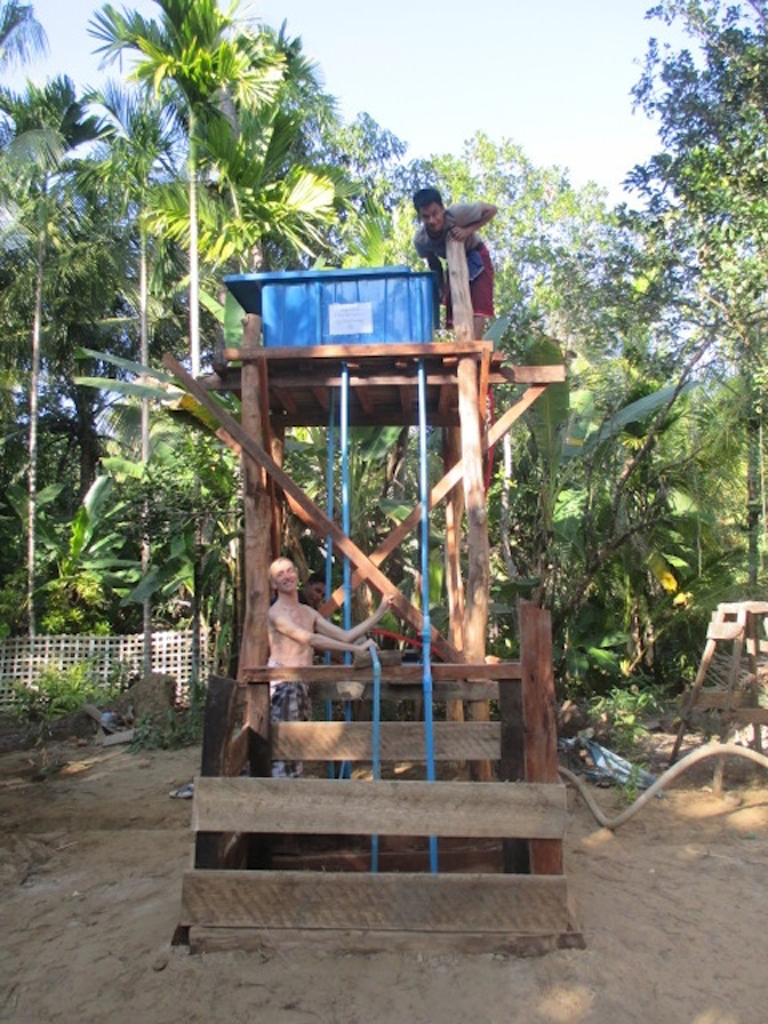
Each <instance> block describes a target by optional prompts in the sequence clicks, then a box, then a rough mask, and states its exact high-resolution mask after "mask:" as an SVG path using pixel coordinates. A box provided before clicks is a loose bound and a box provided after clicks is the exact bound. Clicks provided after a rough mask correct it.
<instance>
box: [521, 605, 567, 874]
mask: <svg viewBox="0 0 768 1024" xmlns="http://www.w3.org/2000/svg"><path fill="white" fill-rule="evenodd" d="M520 652H521V654H520V662H521V664H522V667H523V682H522V693H523V723H524V728H525V778H526V781H527V782H545V783H554V782H556V781H557V779H558V778H559V776H558V770H557V767H558V766H557V699H556V696H555V679H554V673H553V670H552V618H551V615H550V613H549V612H548V611H545V610H544V609H543V608H538V607H537V606H536V605H534V604H531V603H530V602H528V601H521V602H520ZM530 857H531V871H532V872H533V873H534V874H547V875H559V874H562V871H563V848H562V843H559V842H549V841H547V840H538V839H537V840H533V839H532V841H531V844H530Z"/></svg>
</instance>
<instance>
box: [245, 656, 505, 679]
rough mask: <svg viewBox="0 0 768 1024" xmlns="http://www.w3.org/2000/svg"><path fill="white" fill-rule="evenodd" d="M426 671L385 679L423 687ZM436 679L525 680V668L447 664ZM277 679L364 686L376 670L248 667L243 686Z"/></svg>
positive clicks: (397, 668)
mask: <svg viewBox="0 0 768 1024" xmlns="http://www.w3.org/2000/svg"><path fill="white" fill-rule="evenodd" d="M422 671H423V669H422V666H421V665H383V666H382V670H381V679H382V682H387V683H392V682H395V683H398V682H399V683H419V682H421V676H422ZM432 678H433V680H434V681H435V682H436V683H439V682H443V681H445V680H454V679H487V680H496V679H521V678H522V666H521V663H520V662H519V661H499V662H494V663H493V664H486V663H485V662H481V663H479V664H468V663H467V662H463V661H462V662H455V663H450V662H443V663H436V664H434V665H433V666H432ZM273 679H284V680H286V682H302V683H312V682H318V683H321V682H322V683H334V682H337V681H338V680H339V679H344V680H350V681H352V682H361V683H364V682H370V681H371V679H372V670H371V667H370V665H368V666H365V667H363V666H359V665H305V666H302V667H301V668H298V667H294V666H288V665H281V666H279V667H274V668H271V667H269V666H267V665H264V664H261V665H250V666H249V665H244V666H243V672H242V678H241V679H240V682H241V683H242V682H247V683H268V682H270V681H271V680H273Z"/></svg>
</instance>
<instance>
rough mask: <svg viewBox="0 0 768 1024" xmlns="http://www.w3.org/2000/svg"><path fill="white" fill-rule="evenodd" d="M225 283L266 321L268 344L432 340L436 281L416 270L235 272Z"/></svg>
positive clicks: (330, 343) (367, 343) (364, 343)
mask: <svg viewBox="0 0 768 1024" xmlns="http://www.w3.org/2000/svg"><path fill="white" fill-rule="evenodd" d="M224 283H225V284H226V286H227V287H228V288H229V290H230V291H231V292H232V294H233V295H234V296H235V298H236V299H237V301H238V302H239V303H240V305H241V306H242V307H243V309H244V310H245V311H246V312H247V313H259V314H260V315H261V318H262V331H263V336H264V344H265V345H268V346H273V347H275V346H284V345H295V346H296V345H353V344H363V345H373V344H387V343H390V344H391V343H394V342H401V341H402V342H409V341H411V342H429V341H432V332H433V322H432V310H433V305H432V275H431V274H430V273H422V272H417V271H412V270H411V269H410V268H409V267H365V268H362V269H354V270H286V271H282V272H270V273H263V274H233V275H229V276H228V277H225V278H224Z"/></svg>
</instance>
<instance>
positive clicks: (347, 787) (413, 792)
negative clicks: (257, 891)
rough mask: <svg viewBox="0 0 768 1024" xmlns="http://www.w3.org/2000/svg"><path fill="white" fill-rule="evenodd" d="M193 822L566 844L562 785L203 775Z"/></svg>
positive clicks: (197, 825)
mask: <svg viewBox="0 0 768 1024" xmlns="http://www.w3.org/2000/svg"><path fill="white" fill-rule="evenodd" d="M192 818H193V827H194V829H195V830H196V831H203V832H253V833H265V832H266V833H269V832H275V833H290V832H301V833H307V834H320V835H326V834H330V835H360V834H367V835H373V834H377V833H378V834H381V835H407V836H425V835H426V836H430V835H443V836H460V837H462V838H470V837H472V838H486V839H496V838H499V837H502V836H522V837H524V838H528V839H531V838H543V839H562V837H563V835H564V834H565V827H566V804H565V788H564V786H562V785H561V784H560V783H555V784H552V785H536V784H531V783H525V782H520V783H515V782H484V783H473V782H412V781H396V782H395V781H390V780H384V781H377V782H367V781H363V780H358V779H350V780H343V781H338V780H328V779H290V780H287V779H250V778H232V779H229V778H200V779H196V780H195V795H194V799H193V804H192Z"/></svg>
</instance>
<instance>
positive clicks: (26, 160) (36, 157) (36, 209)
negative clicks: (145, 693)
mask: <svg viewBox="0 0 768 1024" xmlns="http://www.w3.org/2000/svg"><path fill="white" fill-rule="evenodd" d="M0 113H1V114H2V115H3V122H2V125H1V126H0V140H1V141H2V143H3V159H4V161H5V163H6V168H5V171H6V173H5V175H4V176H3V185H4V194H3V196H2V200H3V206H4V212H5V214H6V219H7V220H8V221H10V223H11V225H12V228H13V231H12V238H13V245H14V246H19V245H22V244H24V245H25V248H26V251H27V253H28V256H29V262H30V264H31V266H32V267H33V268H34V280H35V285H34V308H33V310H32V313H31V336H32V346H31V366H30V379H29V470H28V510H27V542H28V543H27V604H28V616H29V618H28V622H29V634H30V636H34V635H35V630H36V622H35V608H34V591H35V557H36V543H35V542H36V533H35V525H36V494H37V454H38V390H39V378H40V358H41V336H42V329H43V287H44V278H45V266H46V257H47V247H48V239H49V234H50V231H51V228H52V225H53V224H54V223H55V222H56V220H57V218H58V217H59V216H60V208H61V206H62V205H63V204H66V203H67V202H68V201H69V196H68V194H67V190H66V184H67V173H68V167H67V163H66V158H67V156H68V155H69V154H71V153H72V151H73V150H74V149H75V148H76V147H77V146H79V145H80V144H81V143H83V142H87V141H92V140H93V139H94V138H95V137H96V135H97V132H98V124H97V121H96V119H95V118H93V117H90V116H88V115H87V114H86V111H85V104H84V102H83V101H82V100H81V99H78V98H77V96H76V93H75V87H74V84H73V82H72V81H71V80H70V79H68V78H57V79H53V80H51V81H49V82H48V83H47V84H46V85H45V86H44V87H43V88H38V87H37V86H35V85H33V84H31V83H29V84H28V85H27V90H26V93H24V94H22V95H17V94H14V93H12V92H10V91H8V90H2V91H1V92H0Z"/></svg>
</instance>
